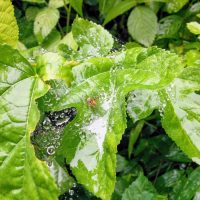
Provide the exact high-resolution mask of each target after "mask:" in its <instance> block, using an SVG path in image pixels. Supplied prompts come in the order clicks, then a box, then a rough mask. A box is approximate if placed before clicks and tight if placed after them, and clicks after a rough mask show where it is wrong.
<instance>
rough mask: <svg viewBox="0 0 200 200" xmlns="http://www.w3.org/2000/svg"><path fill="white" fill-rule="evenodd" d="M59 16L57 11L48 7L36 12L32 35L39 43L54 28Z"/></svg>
mask: <svg viewBox="0 0 200 200" xmlns="http://www.w3.org/2000/svg"><path fill="white" fill-rule="evenodd" d="M59 16H60V14H59V11H58V10H57V9H55V8H50V7H47V8H44V9H43V10H41V11H40V12H38V14H37V16H36V18H35V21H34V33H35V35H36V37H37V39H38V42H39V43H41V42H42V41H43V40H44V38H45V37H46V36H47V35H48V34H49V33H50V32H51V31H52V29H53V28H54V27H55V26H56V24H57V22H58V19H59Z"/></svg>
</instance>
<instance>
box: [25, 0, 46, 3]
mask: <svg viewBox="0 0 200 200" xmlns="http://www.w3.org/2000/svg"><path fill="white" fill-rule="evenodd" d="M22 1H25V2H30V3H45V2H46V1H45V0H22Z"/></svg>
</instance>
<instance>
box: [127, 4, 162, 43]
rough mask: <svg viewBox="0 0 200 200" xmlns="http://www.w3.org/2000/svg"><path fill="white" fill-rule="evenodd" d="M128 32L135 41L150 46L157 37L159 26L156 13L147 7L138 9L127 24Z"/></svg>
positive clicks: (132, 13)
mask: <svg viewBox="0 0 200 200" xmlns="http://www.w3.org/2000/svg"><path fill="white" fill-rule="evenodd" d="M127 26H128V32H129V33H130V35H131V36H132V38H133V39H134V40H136V41H137V42H139V43H141V44H143V45H145V46H150V45H151V44H152V43H153V41H154V39H155V36H156V33H157V29H158V24H157V16H156V15H155V13H154V12H153V11H152V10H151V9H150V8H148V7H146V6H138V7H136V8H135V9H134V10H133V11H132V12H131V14H130V16H129V18H128V22H127Z"/></svg>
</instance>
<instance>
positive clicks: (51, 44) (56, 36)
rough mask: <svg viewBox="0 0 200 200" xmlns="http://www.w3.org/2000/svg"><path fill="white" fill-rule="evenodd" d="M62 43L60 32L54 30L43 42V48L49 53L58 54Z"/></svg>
mask: <svg viewBox="0 0 200 200" xmlns="http://www.w3.org/2000/svg"><path fill="white" fill-rule="evenodd" d="M60 41H61V35H60V32H59V31H57V30H56V29H55V28H54V29H53V30H52V31H51V33H49V35H48V36H47V37H46V38H45V39H44V40H43V42H42V47H43V48H44V49H46V50H47V51H50V52H57V50H58V46H59V43H60Z"/></svg>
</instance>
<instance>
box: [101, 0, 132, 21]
mask: <svg viewBox="0 0 200 200" xmlns="http://www.w3.org/2000/svg"><path fill="white" fill-rule="evenodd" d="M104 2H105V1H104ZM135 5H136V1H135V0H126V1H116V2H115V3H114V5H112V7H111V8H110V9H109V11H108V12H107V14H106V17H105V20H104V22H103V25H105V24H107V23H108V22H110V21H111V20H113V19H114V18H116V17H117V16H119V15H121V14H123V13H124V12H126V11H128V10H129V9H131V8H132V7H134V6H135Z"/></svg>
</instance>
